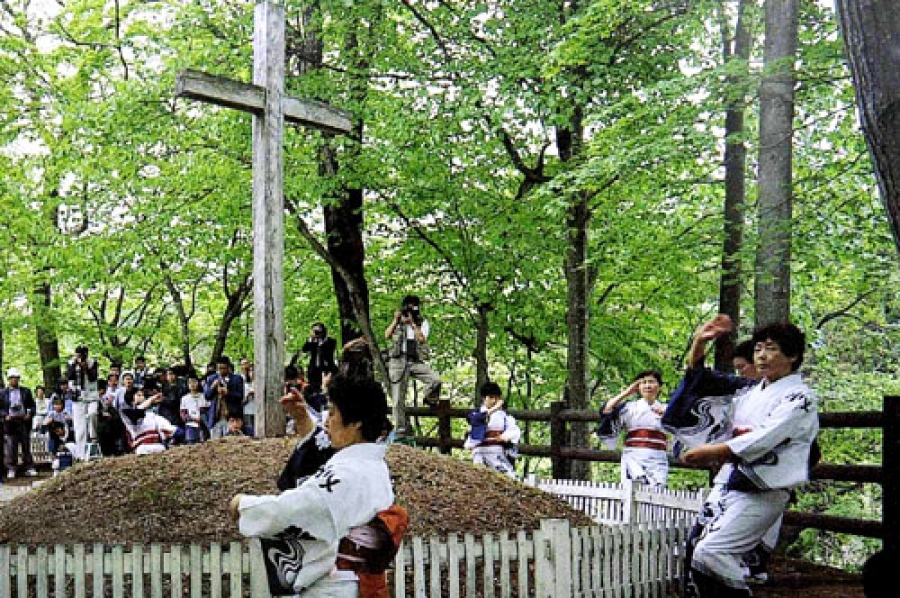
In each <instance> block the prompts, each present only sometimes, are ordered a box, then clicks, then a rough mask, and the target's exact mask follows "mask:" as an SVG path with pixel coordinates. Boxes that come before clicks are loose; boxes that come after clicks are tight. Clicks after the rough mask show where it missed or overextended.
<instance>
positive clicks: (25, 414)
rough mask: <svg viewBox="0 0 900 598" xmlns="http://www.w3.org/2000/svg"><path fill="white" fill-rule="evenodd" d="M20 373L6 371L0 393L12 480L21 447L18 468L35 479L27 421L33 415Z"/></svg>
mask: <svg viewBox="0 0 900 598" xmlns="http://www.w3.org/2000/svg"><path fill="white" fill-rule="evenodd" d="M21 378H22V374H21V373H19V370H18V369H16V368H10V369H9V371H8V372H6V388H4V389H3V391H2V392H0V417H2V419H3V428H4V432H5V438H4V445H5V449H6V450H5V462H6V468H7V477H8V478H14V477H16V467H17V465H18V461H19V450H18V449H19V447H20V446H21V447H22V465H23V466H24V467H25V475H28V476H35V475H37V471H35V469H34V458H33V457H32V456H31V420H32V419H33V418H34V414H35V409H36V406H35V403H34V397H33V396H32V394H31V389H30V388H27V387H25V386H20V385H19V380H20V379H21Z"/></svg>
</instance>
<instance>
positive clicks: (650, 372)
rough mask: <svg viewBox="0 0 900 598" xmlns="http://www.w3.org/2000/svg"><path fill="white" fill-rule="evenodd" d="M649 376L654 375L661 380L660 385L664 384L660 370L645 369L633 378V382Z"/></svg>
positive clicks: (658, 380) (657, 379)
mask: <svg viewBox="0 0 900 598" xmlns="http://www.w3.org/2000/svg"><path fill="white" fill-rule="evenodd" d="M647 376H653V377H654V378H656V381H657V382H659V384H660V386H661V385H662V383H663V381H662V374H661V373H660V372H659V370H644V371H643V372H638V374H637V376H635V377H634V380H632V382H637V381H638V380H640V379H641V378H646V377H647Z"/></svg>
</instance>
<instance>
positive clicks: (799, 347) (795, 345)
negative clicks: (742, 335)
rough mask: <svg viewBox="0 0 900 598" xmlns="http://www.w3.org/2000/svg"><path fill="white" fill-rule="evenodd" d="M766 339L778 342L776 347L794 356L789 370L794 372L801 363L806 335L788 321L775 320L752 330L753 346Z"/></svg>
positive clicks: (788, 355) (789, 355)
mask: <svg viewBox="0 0 900 598" xmlns="http://www.w3.org/2000/svg"><path fill="white" fill-rule="evenodd" d="M766 341H774V342H776V343H778V348H779V349H781V352H782V353H784V354H785V355H786V356H787V357H796V358H797V359H795V360H794V362H793V363H792V364H791V371H792V372H796V371H797V370H798V369H800V365H801V364H802V363H803V352H804V351H805V350H806V335H805V334H803V331H802V330H800V329H799V328H797V327H796V326H794V325H793V324H791V323H789V322H777V323H775V324H769V325H768V326H761V327H760V328H757V329H756V330H755V331H754V332H753V346H754V347H755V346H756V345H757V344H759V343H764V342H766Z"/></svg>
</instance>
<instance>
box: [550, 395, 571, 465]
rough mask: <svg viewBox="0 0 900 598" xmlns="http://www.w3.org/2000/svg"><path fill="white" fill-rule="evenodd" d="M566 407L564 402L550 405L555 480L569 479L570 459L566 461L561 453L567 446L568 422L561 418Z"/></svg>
mask: <svg viewBox="0 0 900 598" xmlns="http://www.w3.org/2000/svg"><path fill="white" fill-rule="evenodd" d="M565 407H566V404H565V403H564V402H563V401H554V402H553V403H550V455H551V457H550V460H551V471H552V473H553V479H554V480H562V479H566V478H568V477H569V476H568V471H569V463H568V459H565V458H564V457H563V456H562V454H561V452H560V449H561V448H562V447H564V446H565V445H566V422H564V421H563V420H562V419H561V418H560V417H559V414H560V413H561V412H562V410H563V409H565Z"/></svg>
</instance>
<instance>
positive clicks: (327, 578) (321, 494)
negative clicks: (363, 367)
mask: <svg viewBox="0 0 900 598" xmlns="http://www.w3.org/2000/svg"><path fill="white" fill-rule="evenodd" d="M329 403H330V409H329V417H328V419H327V420H326V423H325V430H326V432H327V433H328V436H329V438H330V440H331V446H332V448H334V449H335V450H336V451H337V453H336V454H335V455H334V456H333V457H332V458H331V459H329V460H328V462H327V463H325V465H324V466H323V467H321V468H320V469H319V470H318V471H317V472H316V473H315V474H314V475H312V476H310V477H309V478H307V479H306V480H305V481H303V482H302V483H301V484H300V485H299V486H298V487H296V488H292V489H289V490H286V491H285V492H283V493H281V494H280V495H273V496H250V495H243V494H238V495H236V496H235V497H234V498H233V499H232V501H231V505H230V510H231V513H232V516H234V517H235V518H237V520H238V527H239V529H240V532H241V533H242V534H243V535H245V536H258V537H260V538H263V539H264V540H263V550H264V552H265V553H266V554H265V558H266V560H267V561H268V562H269V563H273V564H274V565H275V566H274V567H270V568H269V575H270V587H272V585H273V583H272V579H271V576H272V575H273V574H274V575H277V576H278V577H279V579H278V580H276V581H277V582H278V584H279V585H281V586H287V587H290V588H293V591H294V592H295V593H296V594H298V595H299V594H301V593H302V596H304V598H306V597H324V596H329V597H341V598H344V597H346V598H355V597H356V596H357V595H358V583H359V578H358V576H357V574H356V572H355V571H354V570H353V569H352V568H351V567H349V566H345V565H342V563H343V561H342V560H340V559H339V558H338V544H339V541H340V540H341V538H344V537H345V536H347V534H348V533H349V532H350V530H351V528H355V527H357V526H362V525H364V524H366V523H368V522H369V521H371V520H372V518H373V517H375V515H376V514H377V513H378V512H379V511H382V510H384V509H387V508H388V507H390V506H391V504H392V503H393V502H394V492H393V488H392V487H391V480H390V476H389V473H388V468H387V464H386V463H385V460H384V455H385V448H386V447H385V446H384V445H378V444H375V440H376V439H377V438H378V437H379V436H380V435H381V432H382V429H383V427H384V422H385V420H386V417H387V400H386V398H385V395H384V391H383V390H382V389H381V386H380V385H379V384H378V383H377V382H375V381H374V380H371V379H361V378H349V377H345V376H340V375H339V376H336V377H335V378H334V379H333V380H332V381H331V383H330V384H329ZM266 539H269V540H272V541H271V542H267V541H266Z"/></svg>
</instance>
